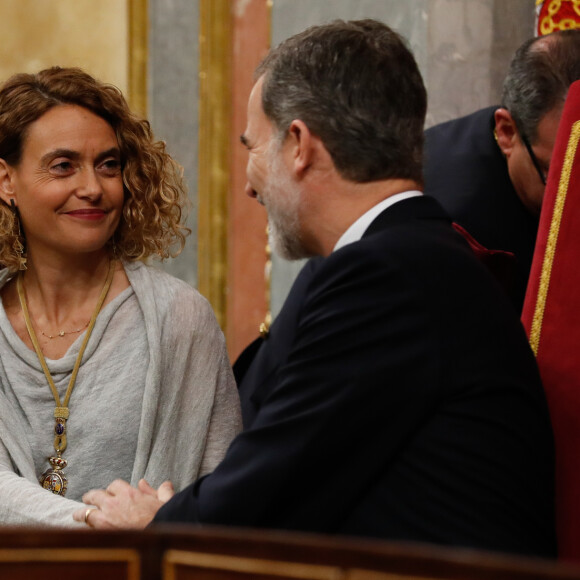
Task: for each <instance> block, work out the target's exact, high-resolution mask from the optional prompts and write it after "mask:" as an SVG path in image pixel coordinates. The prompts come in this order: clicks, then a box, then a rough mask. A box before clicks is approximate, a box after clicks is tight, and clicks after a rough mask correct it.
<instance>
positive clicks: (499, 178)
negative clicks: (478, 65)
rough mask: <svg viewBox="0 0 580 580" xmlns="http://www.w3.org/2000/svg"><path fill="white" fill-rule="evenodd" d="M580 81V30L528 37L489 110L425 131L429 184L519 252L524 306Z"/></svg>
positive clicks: (474, 229)
mask: <svg viewBox="0 0 580 580" xmlns="http://www.w3.org/2000/svg"><path fill="white" fill-rule="evenodd" d="M577 79H580V30H566V31H558V32H554V33H552V34H550V35H548V36H542V37H538V38H532V39H530V40H528V41H526V42H525V43H524V44H523V45H522V46H521V47H520V48H519V49H518V50H517V52H516V54H515V56H514V59H513V60H512V62H511V64H510V68H509V71H508V74H507V76H506V79H505V82H504V90H503V96H502V106H501V107H488V108H486V109H482V110H480V111H477V112H475V113H473V114H471V115H467V116H465V117H461V118H459V119H454V120H452V121H448V122H446V123H442V124H440V125H436V126H435V127H431V128H430V129H428V130H427V131H426V132H425V163H424V175H425V189H424V192H425V194H426V195H431V196H433V197H435V198H436V199H437V200H438V201H439V202H440V203H441V205H442V206H443V207H444V208H445V210H446V211H447V212H448V213H449V215H450V216H451V218H452V219H453V220H455V221H456V222H457V223H459V224H460V225H461V226H463V227H464V228H465V229H466V230H467V231H468V232H469V233H470V234H471V235H472V236H474V237H475V238H476V239H477V240H478V241H479V242H480V243H482V244H483V245H484V246H486V247H487V248H491V249H496V250H505V251H508V252H511V253H513V254H514V256H515V260H516V264H515V273H514V279H513V283H512V285H511V288H510V292H509V293H510V297H511V299H512V303H513V304H514V307H515V309H516V311H517V312H518V313H519V312H521V310H522V305H523V301H524V296H525V292H526V287H527V282H528V277H529V274H530V267H531V263H532V256H533V253H534V246H535V242H536V234H537V231H538V220H539V215H540V208H541V205H542V199H543V196H544V186H545V177H546V175H547V173H548V167H549V165H550V158H551V156H552V149H553V147H554V140H555V138H556V131H557V129H558V123H559V121H560V117H561V115H562V107H563V106H564V100H565V99H566V95H567V93H568V87H569V86H570V84H572V83H573V82H574V81H575V80H577Z"/></svg>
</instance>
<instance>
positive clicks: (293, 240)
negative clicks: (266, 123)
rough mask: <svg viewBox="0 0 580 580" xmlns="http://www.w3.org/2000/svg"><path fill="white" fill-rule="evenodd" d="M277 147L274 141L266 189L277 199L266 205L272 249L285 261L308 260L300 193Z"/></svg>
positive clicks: (271, 146)
mask: <svg viewBox="0 0 580 580" xmlns="http://www.w3.org/2000/svg"><path fill="white" fill-rule="evenodd" d="M277 147H278V143H277V141H275V140H273V142H272V143H271V144H270V151H269V155H270V176H271V177H270V180H269V183H268V184H267V188H268V189H269V192H270V195H272V192H274V195H277V196H278V197H277V199H276V202H274V203H272V202H270V203H268V204H267V205H266V210H267V211H268V237H269V240H270V246H271V247H272V249H273V250H274V251H275V252H276V254H278V255H279V256H280V257H281V258H284V259H285V260H300V259H302V258H309V257H310V256H312V254H311V253H310V252H309V251H308V250H307V249H306V247H305V246H304V243H303V240H302V233H301V230H300V215H299V205H300V191H298V189H297V188H296V185H295V184H294V183H293V182H292V180H291V179H290V177H289V176H288V174H287V173H286V169H285V167H284V166H283V164H282V157H281V155H280V153H279V151H278V150H277ZM281 195H284V196H286V197H281Z"/></svg>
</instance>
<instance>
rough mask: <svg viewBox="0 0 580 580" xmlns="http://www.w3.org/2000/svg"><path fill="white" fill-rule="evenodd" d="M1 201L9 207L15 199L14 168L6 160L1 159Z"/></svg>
mask: <svg viewBox="0 0 580 580" xmlns="http://www.w3.org/2000/svg"><path fill="white" fill-rule="evenodd" d="M0 199H2V201H4V202H5V203H6V204H8V205H10V200H11V199H15V196H14V186H13V183H12V168H11V167H10V165H8V163H6V161H4V159H0Z"/></svg>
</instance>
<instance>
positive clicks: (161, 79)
mask: <svg viewBox="0 0 580 580" xmlns="http://www.w3.org/2000/svg"><path fill="white" fill-rule="evenodd" d="M149 20H150V27H149V62H148V76H149V81H148V82H149V87H148V103H149V105H148V107H149V111H148V116H149V120H150V121H151V125H152V127H153V131H154V132H155V135H156V137H157V138H158V139H162V140H163V141H165V142H166V143H167V147H168V150H169V152H170V153H171V154H172V155H173V156H174V157H175V158H176V159H177V160H178V161H179V163H181V165H183V167H184V175H185V179H186V182H187V184H188V187H189V192H190V198H191V201H192V207H191V209H190V212H189V220H188V226H189V227H190V228H191V229H192V234H191V235H190V236H189V237H188V239H187V245H186V247H185V249H184V251H183V252H182V253H181V255H180V256H179V257H178V258H176V259H175V260H169V261H167V262H165V263H164V266H163V267H164V268H165V269H166V270H167V271H169V272H170V273H171V274H173V275H174V276H177V277H179V278H181V279H183V280H185V281H186V282H189V283H190V284H192V285H193V286H195V285H196V284H197V214H196V198H197V153H198V116H197V115H198V92H199V91H198V62H199V48H198V29H199V7H198V3H197V2H194V1H192V0H149Z"/></svg>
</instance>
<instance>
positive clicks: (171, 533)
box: [0, 526, 580, 580]
mask: <svg viewBox="0 0 580 580" xmlns="http://www.w3.org/2000/svg"><path fill="white" fill-rule="evenodd" d="M0 578H1V579H2V580H29V579H35V580H36V579H44V578H66V580H76V579H82V580H97V579H98V580H121V579H123V580H161V579H162V580H194V579H195V580H225V579H228V580H230V579H231V580H250V579H252V580H290V579H292V580H296V579H303V580H326V579H328V580H331V579H332V580H435V579H438V580H492V579H493V580H532V579H533V580H547V579H554V580H560V579H562V580H563V579H573V578H574V579H579V580H580V566H578V567H576V566H573V565H571V564H568V565H567V564H563V563H556V562H553V561H548V560H541V559H532V558H529V559H528V558H519V557H512V556H508V555H502V554H495V553H486V552H480V551H476V550H467V549H460V550H458V549H446V548H440V547H437V546H430V545H419V544H402V543H394V542H382V541H374V540H362V539H350V538H334V537H327V536H316V535H306V534H291V533H284V532H276V531H256V530H246V529H241V528H227V529H223V528H211V527H203V528H197V527H193V526H183V527H181V526H171V527H159V528H156V529H150V530H145V531H143V532H120V531H119V532H94V531H82V532H76V531H65V530H54V529H24V528H0Z"/></svg>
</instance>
